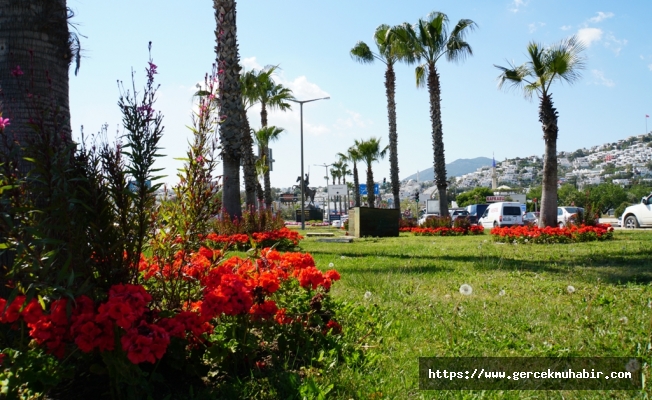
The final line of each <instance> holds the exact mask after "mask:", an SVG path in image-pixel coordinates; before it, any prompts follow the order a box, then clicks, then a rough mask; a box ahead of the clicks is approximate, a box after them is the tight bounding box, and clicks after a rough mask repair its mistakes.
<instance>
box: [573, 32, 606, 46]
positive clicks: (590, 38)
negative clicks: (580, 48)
mask: <svg viewBox="0 0 652 400" xmlns="http://www.w3.org/2000/svg"><path fill="white" fill-rule="evenodd" d="M602 33H603V32H602V29H598V28H582V29H580V30H579V31H577V38H578V39H579V40H580V41H581V42H584V44H585V45H586V46H587V47H589V46H591V43H593V42H599V41H600V40H601V39H602Z"/></svg>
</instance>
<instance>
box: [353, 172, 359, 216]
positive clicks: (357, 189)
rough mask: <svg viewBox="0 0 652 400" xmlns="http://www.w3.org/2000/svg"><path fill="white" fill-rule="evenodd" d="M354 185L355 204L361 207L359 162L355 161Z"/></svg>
mask: <svg viewBox="0 0 652 400" xmlns="http://www.w3.org/2000/svg"><path fill="white" fill-rule="evenodd" d="M353 186H354V190H355V206H356V207H360V179H359V178H358V164H357V163H356V162H355V161H354V162H353Z"/></svg>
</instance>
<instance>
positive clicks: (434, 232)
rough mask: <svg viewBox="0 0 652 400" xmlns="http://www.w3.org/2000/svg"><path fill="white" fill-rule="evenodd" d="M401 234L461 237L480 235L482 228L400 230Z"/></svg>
mask: <svg viewBox="0 0 652 400" xmlns="http://www.w3.org/2000/svg"><path fill="white" fill-rule="evenodd" d="M400 230H401V232H412V233H414V236H462V235H482V234H484V228H483V227H482V226H479V225H471V226H469V227H468V228H465V227H452V228H447V227H438V228H401V229H400Z"/></svg>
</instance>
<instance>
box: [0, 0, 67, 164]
mask: <svg viewBox="0 0 652 400" xmlns="http://www.w3.org/2000/svg"><path fill="white" fill-rule="evenodd" d="M0 10H2V11H1V12H0V88H1V89H0V107H1V108H0V112H2V113H3V117H4V118H8V119H10V121H11V122H10V125H8V126H7V127H6V129H5V130H4V132H5V134H6V135H7V136H6V137H7V138H14V137H15V138H16V139H17V141H18V142H19V143H20V145H21V146H24V145H26V143H25V139H27V138H28V137H30V136H31V135H33V132H34V128H33V123H34V121H36V120H38V119H39V118H40V117H41V116H44V115H43V113H44V112H45V111H46V110H48V113H49V115H46V116H45V120H44V121H43V126H42V127H41V128H45V129H52V130H56V132H55V134H56V135H57V136H58V135H62V136H63V137H65V138H66V139H67V140H68V141H69V140H71V129H70V105H69V98H68V71H69V68H70V64H71V62H72V61H73V59H74V60H75V61H76V64H77V68H76V69H75V74H76V73H77V70H78V69H79V60H80V58H79V56H80V54H79V51H80V49H79V39H78V36H77V35H76V34H75V33H74V32H71V31H70V30H69V22H68V21H69V19H70V18H72V17H73V13H72V12H71V11H70V9H69V8H68V7H67V6H66V0H20V1H17V0H0ZM52 105H54V108H53V107H52ZM30 120H31V121H30ZM10 141H13V139H12V140H10ZM0 142H1V141H0ZM0 148H2V149H4V146H3V145H2V144H0ZM5 150H8V149H5ZM31 165H32V163H30V162H28V161H26V160H24V159H23V158H22V157H19V160H18V169H19V171H20V172H21V173H26V172H27V171H28V170H29V169H31Z"/></svg>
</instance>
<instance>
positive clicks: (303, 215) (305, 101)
mask: <svg viewBox="0 0 652 400" xmlns="http://www.w3.org/2000/svg"><path fill="white" fill-rule="evenodd" d="M328 99H330V97H320V98H318V99H310V100H294V99H288V100H289V101H292V102H295V103H299V110H300V115H301V230H306V212H305V203H306V201H305V189H304V184H303V182H304V174H303V103H310V102H311V101H317V100H328Z"/></svg>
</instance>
